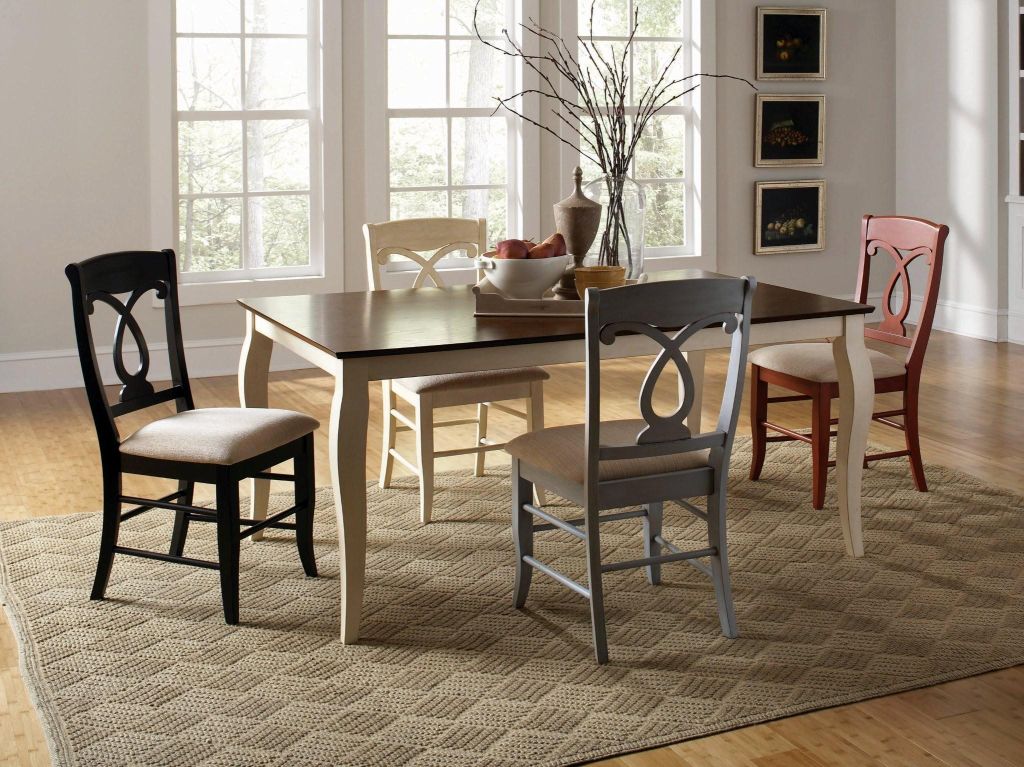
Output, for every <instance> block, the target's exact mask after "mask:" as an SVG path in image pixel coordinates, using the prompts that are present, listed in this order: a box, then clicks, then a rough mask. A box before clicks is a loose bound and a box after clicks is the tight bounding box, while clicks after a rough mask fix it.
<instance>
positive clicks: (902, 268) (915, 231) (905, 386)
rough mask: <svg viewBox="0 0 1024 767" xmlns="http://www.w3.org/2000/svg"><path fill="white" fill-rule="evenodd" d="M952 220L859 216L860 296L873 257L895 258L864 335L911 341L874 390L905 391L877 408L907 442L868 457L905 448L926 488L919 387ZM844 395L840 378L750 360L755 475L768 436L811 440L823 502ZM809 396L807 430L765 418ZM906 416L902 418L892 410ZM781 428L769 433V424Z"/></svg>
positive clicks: (864, 294) (864, 295) (815, 482)
mask: <svg viewBox="0 0 1024 767" xmlns="http://www.w3.org/2000/svg"><path fill="white" fill-rule="evenodd" d="M948 235H949V227H947V226H946V225H944V224H935V223H932V222H931V221H926V220H924V219H920V218H910V217H904V216H871V215H866V216H864V218H863V220H862V223H861V248H860V251H861V252H860V270H859V274H858V278H857V293H856V300H857V301H859V302H860V303H867V302H868V286H869V283H870V277H871V266H872V260H873V258H874V257H875V256H876V255H879V254H881V253H884V254H886V255H888V256H889V257H890V258H891V259H892V261H893V265H894V268H893V272H892V274H891V276H890V277H889V281H888V283H887V284H886V287H885V290H884V292H883V295H882V306H881V308H882V315H883V319H882V322H881V323H880V324H879V326H878V327H877V328H865V329H864V336H865V338H870V339H873V340H876V341H884V342H886V343H889V344H893V345H895V346H898V347H902V348H906V349H907V350H908V351H907V356H906V359H905V363H904V364H905V370H906V372H905V373H903V374H902V375H898V376H890V377H887V378H876V379H875V393H876V394H885V393H891V392H902V393H903V405H902V407H899V408H895V409H892V410H885V411H880V412H876V413H873V414H872V419H873V420H874V421H877V422H878V423H881V424H884V425H886V426H890V427H892V428H895V429H899V430H900V431H902V432H904V434H905V435H906V445H907V446H906V449H904V450H894V451H890V452H885V453H877V454H874V455H866V456H865V457H864V465H865V467H867V465H868V463H869V462H872V461H881V460H886V459H889V458H901V457H903V456H907V457H908V458H909V459H910V471H911V475H912V476H913V479H914V485H915V486H916V487H917V489H918V490H920V491H921V492H926V491H927V490H928V483H927V480H926V478H925V474H924V463H923V461H922V459H921V442H920V431H919V424H918V420H919V408H918V399H919V397H918V395H919V392H920V388H921V371H922V368H923V366H924V355H925V351H926V350H927V348H928V339H929V336H930V335H931V330H932V322H933V320H934V319H935V308H936V306H937V304H938V298H939V280H940V278H941V276H942V257H943V251H944V249H945V242H946V238H947V236H948ZM919 258H920V259H923V260H924V261H925V262H926V263H927V266H928V276H927V282H926V287H925V294H924V300H923V302H922V306H921V313H920V317H919V318H918V322H917V326H916V328H915V329H914V332H913V333H912V334H911V333H910V331H909V330H908V328H907V317H908V316H909V314H910V305H911V299H912V297H913V293H912V291H911V285H910V272H909V271H908V267H909V266H910V264H911V263H912V262H914V261H916V260H917V259H919ZM897 287H899V288H900V292H901V294H902V301H901V304H900V307H899V308H898V309H896V310H894V309H893V307H892V302H893V296H894V294H895V292H896V288H897ZM769 385H773V386H780V387H783V388H785V389H789V390H790V391H794V392H797V393H798V394H797V395H794V396H781V397H769V396H768V386H769ZM838 397H839V384H838V383H835V382H830V383H819V382H816V381H808V380H805V379H803V378H799V377H797V376H792V375H788V374H786V373H781V372H779V371H775V370H768V369H767V368H764V367H761V366H759V365H751V392H750V420H751V431H752V433H753V457H752V461H751V465H750V478H751V479H752V480H756V479H758V478H759V477H760V476H761V471H762V469H763V468H764V461H765V454H766V452H767V444H768V443H770V442H791V441H793V440H799V441H801V442H806V443H808V444H809V445H811V455H812V462H813V465H814V471H813V479H812V488H811V502H812V505H813V507H814V508H815V509H822V508H824V506H825V487H826V484H827V474H828V469H829V467H831V466H834V465H835V462H834V461H829V459H828V451H829V442H830V440H831V438H832V437H834V436H835V432H834V431H833V430H832V426H833V425H834V424H836V423H838V419H835V418H832V416H831V402H832V400H833V399H836V398H838ZM801 401H810V402H811V413H812V418H811V429H810V432H809V433H801V432H797V431H795V430H793V429H787V428H785V427H784V426H780V425H779V424H776V423H773V422H771V421H769V420H768V405H769V404H772V403H781V402H801ZM896 417H902V419H903V421H902V423H901V422H899V421H894V420H893V418H896ZM769 431H773V432H776V435H777V436H771V437H769V436H768V432H769Z"/></svg>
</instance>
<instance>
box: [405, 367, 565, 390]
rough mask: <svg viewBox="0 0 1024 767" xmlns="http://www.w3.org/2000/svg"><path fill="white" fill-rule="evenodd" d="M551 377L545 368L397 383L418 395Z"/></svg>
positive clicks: (410, 380) (492, 371)
mask: <svg viewBox="0 0 1024 767" xmlns="http://www.w3.org/2000/svg"><path fill="white" fill-rule="evenodd" d="M550 377H551V376H550V375H549V374H548V373H546V372H544V369H543V368H535V367H531V368H508V369H505V370H481V371H479V372H476V373H452V374H449V375H438V376H417V377H415V378H399V379H398V380H397V381H396V382H395V383H397V384H399V385H400V386H402V387H404V388H406V389H408V390H409V391H411V392H415V393H416V394H427V393H430V392H440V391H458V390H460V389H481V388H487V387H489V386H503V385H506V384H517V383H533V382H534V381H546V380H548V379H549V378H550Z"/></svg>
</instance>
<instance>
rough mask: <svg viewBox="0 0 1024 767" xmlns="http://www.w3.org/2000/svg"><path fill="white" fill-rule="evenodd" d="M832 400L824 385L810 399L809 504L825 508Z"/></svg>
mask: <svg viewBox="0 0 1024 767" xmlns="http://www.w3.org/2000/svg"><path fill="white" fill-rule="evenodd" d="M831 409H832V400H831V398H830V397H829V393H828V389H827V388H826V387H823V386H822V387H819V388H818V391H817V392H816V393H815V394H814V397H813V398H812V399H811V462H812V464H813V476H812V479H811V505H812V506H813V507H814V508H815V509H818V510H821V509H823V508H825V486H826V485H827V484H828V446H829V441H830V437H829V434H830V433H831V431H832V413H831Z"/></svg>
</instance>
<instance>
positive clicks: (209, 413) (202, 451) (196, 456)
mask: <svg viewBox="0 0 1024 767" xmlns="http://www.w3.org/2000/svg"><path fill="white" fill-rule="evenodd" d="M319 425H320V423H319V422H318V421H317V420H316V419H315V418H312V417H310V416H308V415H305V414H303V413H296V412H294V411H292V410H276V409H273V408H258V407H254V408H244V407H211V408H204V409H201V410H186V411H184V412H181V413H176V414H175V415H172V416H169V417H167V418H161V419H160V420H159V421H153V422H152V423H147V424H146V425H145V426H143V427H142V428H141V429H139V430H138V431H136V432H135V433H134V434H132V435H131V436H130V437H128V439H126V440H124V442H122V443H121V452H122V453H123V454H125V455H134V456H138V457H140V458H156V459H159V460H163V461H181V462H183V463H204V464H216V465H218V466H232V465H234V464H236V463H240V462H242V461H245V460H248V459H249V458H253V457H255V456H257V455H261V454H263V453H266V452H268V451H270V450H273V449H274V448H277V447H280V446H281V445H286V444H288V443H289V442H292V441H293V440H296V439H298V438H299V437H304V436H306V435H307V434H309V433H310V432H312V431H314V430H315V429H316V428H317V427H318V426H319Z"/></svg>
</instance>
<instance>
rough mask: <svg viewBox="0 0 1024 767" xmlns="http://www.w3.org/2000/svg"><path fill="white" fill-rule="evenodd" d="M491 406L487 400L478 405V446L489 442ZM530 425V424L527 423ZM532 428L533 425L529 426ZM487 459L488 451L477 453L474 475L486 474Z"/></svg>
mask: <svg viewBox="0 0 1024 767" xmlns="http://www.w3.org/2000/svg"><path fill="white" fill-rule="evenodd" d="M489 409H490V406H489V405H488V404H487V403H486V402H481V403H479V404H478V405H477V406H476V444H477V447H479V446H481V445H486V444H487V411H488V410H489ZM527 426H528V427H529V424H527ZM529 428H532V427H529ZM486 460H487V453H486V452H484V451H482V450H481V451H480V452H479V453H477V454H476V463H475V464H474V465H473V476H475V477H482V476H483V475H484V463H485V461H486Z"/></svg>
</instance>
